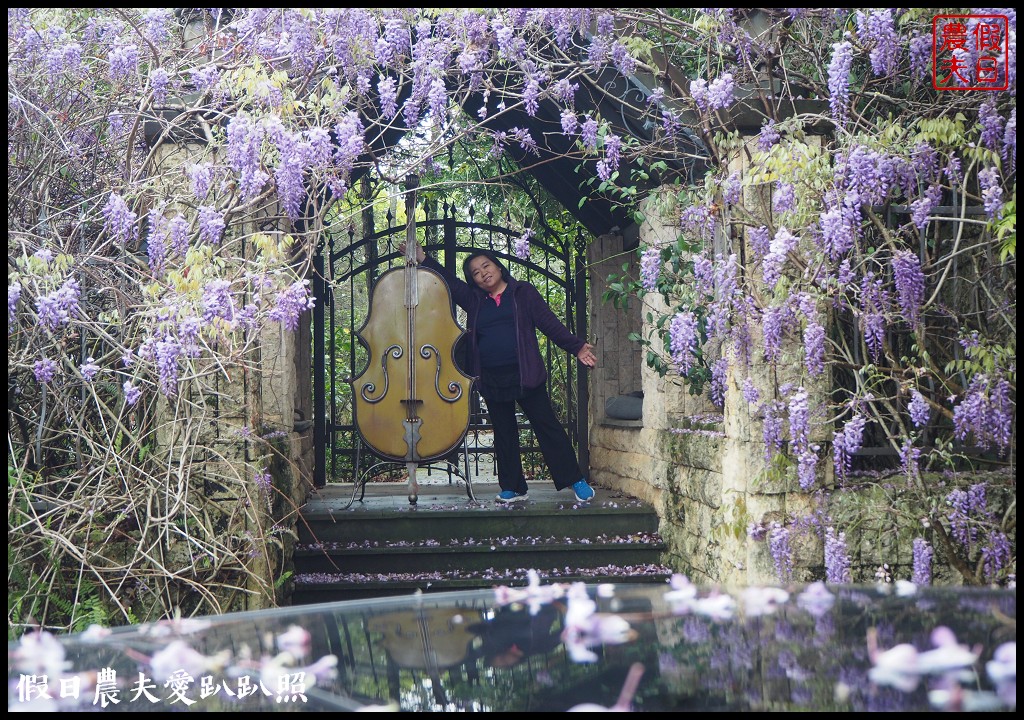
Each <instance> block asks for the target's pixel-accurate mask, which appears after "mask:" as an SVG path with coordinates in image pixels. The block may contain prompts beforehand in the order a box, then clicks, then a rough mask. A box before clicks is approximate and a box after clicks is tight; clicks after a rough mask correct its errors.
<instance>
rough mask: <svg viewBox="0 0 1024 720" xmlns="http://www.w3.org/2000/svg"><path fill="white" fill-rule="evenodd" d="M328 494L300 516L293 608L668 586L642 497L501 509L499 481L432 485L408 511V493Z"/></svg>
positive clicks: (548, 496) (548, 498) (654, 523)
mask: <svg viewBox="0 0 1024 720" xmlns="http://www.w3.org/2000/svg"><path fill="white" fill-rule="evenodd" d="M351 487H352V486H351V485H349V486H342V487H328V488H325V489H324V490H322V491H320V492H319V493H318V494H317V496H316V497H315V498H313V499H311V500H310V502H308V503H307V504H306V505H305V506H303V508H302V509H301V518H300V522H299V538H298V542H297V543H296V549H295V555H294V573H295V574H294V586H293V587H294V589H293V593H292V604H309V603H319V602H331V601H337V600H348V599H362V598H372V597H382V596H394V595H407V594H411V593H415V592H443V591H451V590H465V589H481V588H491V587H494V586H496V585H510V586H511V585H516V584H518V585H525V584H526V583H527V571H528V570H536V571H537V572H538V573H539V574H540V575H541V577H542V578H545V579H547V581H549V582H552V581H556V582H588V583H602V582H610V583H615V582H625V581H627V580H628V581H630V582H645V581H650V582H667V580H668V578H669V577H670V576H671V572H670V571H669V569H668V568H666V567H664V566H663V565H661V564H660V560H661V556H662V554H663V552H664V550H665V545H664V543H663V542H662V540H661V536H660V535H659V534H658V525H659V520H658V515H657V513H656V512H655V511H654V509H653V508H652V507H651V506H650V505H647V504H645V503H643V502H641V501H639V500H637V499H636V498H630V497H628V496H624V495H621V494H615V493H611V492H601V491H599V493H600V494H599V495H598V497H597V499H596V500H595V501H593V502H591V503H580V502H578V501H576V500H575V498H574V497H573V496H572V494H571V493H566V492H565V491H562V492H558V491H556V490H554V488H553V487H544V486H542V485H540V484H538V487H536V488H534V487H533V486H531V488H530V498H529V500H528V501H526V502H522V503H517V504H513V505H508V506H505V505H498V504H495V503H494V500H493V497H494V493H496V492H497V490H498V488H497V485H496V483H493V484H491V485H490V486H483V487H475V490H476V491H477V492H476V499H468V498H467V495H468V493H466V492H465V489H464V486H459V485H454V486H452V485H448V484H432V485H430V484H427V485H424V486H423V487H421V489H420V490H421V492H420V495H419V497H418V502H417V503H416V504H415V505H413V504H410V503H409V502H408V496H407V494H406V488H405V487H404V486H403V485H401V484H378V485H376V486H367V494H366V495H365V498H364V499H357V500H356V501H355V502H353V501H352V490H351Z"/></svg>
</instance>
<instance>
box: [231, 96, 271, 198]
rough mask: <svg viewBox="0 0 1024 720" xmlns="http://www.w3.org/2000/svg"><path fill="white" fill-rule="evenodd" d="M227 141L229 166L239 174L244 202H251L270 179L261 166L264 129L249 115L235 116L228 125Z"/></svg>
mask: <svg viewBox="0 0 1024 720" xmlns="http://www.w3.org/2000/svg"><path fill="white" fill-rule="evenodd" d="M227 141H228V152H227V158H228V165H229V166H230V167H231V168H232V169H233V170H234V171H235V172H236V173H237V174H238V188H239V192H240V193H241V197H242V200H251V199H252V198H254V197H256V196H257V195H259V193H260V191H262V190H263V186H264V185H265V184H266V182H267V180H269V179H270V176H269V175H268V174H267V173H265V172H263V170H262V168H261V164H260V148H261V146H262V144H263V128H262V126H260V124H259V123H256V122H254V121H253V119H252V118H251V117H249V116H248V115H245V114H239V115H235V116H234V117H233V118H232V119H231V121H230V122H229V123H228V129H227Z"/></svg>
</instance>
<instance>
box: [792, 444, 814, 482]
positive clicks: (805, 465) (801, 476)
mask: <svg viewBox="0 0 1024 720" xmlns="http://www.w3.org/2000/svg"><path fill="white" fill-rule="evenodd" d="M819 449H820V448H819V446H818V445H808V446H807V447H805V448H803V449H802V450H800V452H799V453H798V454H797V458H796V478H797V481H798V482H799V483H800V489H801V490H810V489H811V488H812V487H814V483H815V481H817V479H818V450H819Z"/></svg>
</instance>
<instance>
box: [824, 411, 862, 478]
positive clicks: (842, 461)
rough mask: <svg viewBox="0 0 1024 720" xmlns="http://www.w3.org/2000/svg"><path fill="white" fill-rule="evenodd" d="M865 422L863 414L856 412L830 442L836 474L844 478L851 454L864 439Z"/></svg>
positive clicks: (848, 471) (858, 447) (848, 467)
mask: <svg viewBox="0 0 1024 720" xmlns="http://www.w3.org/2000/svg"><path fill="white" fill-rule="evenodd" d="M866 422H867V420H866V419H865V417H864V416H863V415H860V414H857V415H854V416H853V417H851V418H850V419H849V420H848V421H847V422H846V424H845V425H844V426H843V429H842V431H840V432H839V433H836V436H835V439H834V440H833V442H832V457H833V463H834V464H835V469H836V476H837V477H839V478H840V479H845V478H846V476H847V475H849V473H850V463H851V461H852V459H853V455H854V454H855V453H856V452H857V451H858V450H860V448H861V444H862V443H863V441H864V425H865V423H866Z"/></svg>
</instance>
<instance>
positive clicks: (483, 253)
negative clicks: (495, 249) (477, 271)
mask: <svg viewBox="0 0 1024 720" xmlns="http://www.w3.org/2000/svg"><path fill="white" fill-rule="evenodd" d="M478 257H485V258H487V259H488V260H490V261H491V262H492V263H494V265H495V266H496V267H497V268H498V269H499V270H501V279H502V280H504V281H505V282H508V281H509V280H511V279H512V276H511V275H509V272H508V268H506V267H505V266H504V265H503V264H502V262H501V260H499V259H498V258H497V256H496V255H495V254H494V253H492V252H491V251H490V250H474V251H473V252H472V253H470V255H469V257H468V258H466V259H465V260H463V261H462V274H463V275H464V276H465V278H466V282H467V283H468V284H469V285H470V287H476V281H474V280H473V275H472V273H470V271H469V263H470V262H471V261H473V260H476V259H477V258H478Z"/></svg>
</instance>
